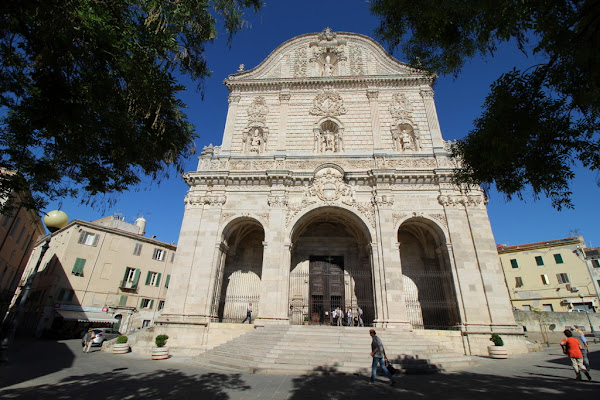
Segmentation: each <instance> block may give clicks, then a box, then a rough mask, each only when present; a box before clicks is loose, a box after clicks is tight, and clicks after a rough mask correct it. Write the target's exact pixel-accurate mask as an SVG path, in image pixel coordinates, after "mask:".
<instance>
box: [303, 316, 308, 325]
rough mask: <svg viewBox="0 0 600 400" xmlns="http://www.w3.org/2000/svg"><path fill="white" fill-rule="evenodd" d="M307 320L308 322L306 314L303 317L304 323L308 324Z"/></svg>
mask: <svg viewBox="0 0 600 400" xmlns="http://www.w3.org/2000/svg"><path fill="white" fill-rule="evenodd" d="M308 322H309V320H308V315H306V316H305V317H304V325H308Z"/></svg>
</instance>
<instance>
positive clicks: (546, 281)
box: [540, 274, 550, 285]
mask: <svg viewBox="0 0 600 400" xmlns="http://www.w3.org/2000/svg"><path fill="white" fill-rule="evenodd" d="M540 278H542V283H543V284H544V285H549V284H550V280H549V279H548V275H546V274H544V275H540Z"/></svg>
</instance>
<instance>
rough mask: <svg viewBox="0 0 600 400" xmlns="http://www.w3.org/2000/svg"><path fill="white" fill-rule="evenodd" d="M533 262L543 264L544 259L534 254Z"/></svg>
mask: <svg viewBox="0 0 600 400" xmlns="http://www.w3.org/2000/svg"><path fill="white" fill-rule="evenodd" d="M535 263H536V264H537V265H544V259H543V258H542V256H535Z"/></svg>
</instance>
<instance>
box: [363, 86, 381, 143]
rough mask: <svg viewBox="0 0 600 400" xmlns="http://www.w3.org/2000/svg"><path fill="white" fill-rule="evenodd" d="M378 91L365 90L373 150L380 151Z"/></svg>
mask: <svg viewBox="0 0 600 400" xmlns="http://www.w3.org/2000/svg"><path fill="white" fill-rule="evenodd" d="M378 97H379V91H378V90H374V89H368V90H367V98H368V99H369V108H370V110H371V133H372V135H373V148H374V149H375V150H381V149H382V147H383V146H382V144H381V133H380V132H379V100H378Z"/></svg>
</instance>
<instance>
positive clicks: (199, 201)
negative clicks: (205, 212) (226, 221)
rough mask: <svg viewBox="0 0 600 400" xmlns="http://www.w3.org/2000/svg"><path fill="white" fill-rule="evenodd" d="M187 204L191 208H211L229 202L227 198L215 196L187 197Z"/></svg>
mask: <svg viewBox="0 0 600 400" xmlns="http://www.w3.org/2000/svg"><path fill="white" fill-rule="evenodd" d="M184 201H185V204H186V205H190V206H200V205H209V206H222V205H223V204H225V202H226V201H227V197H226V196H225V195H223V196H214V195H206V196H199V195H188V196H186V197H185V200H184Z"/></svg>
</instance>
